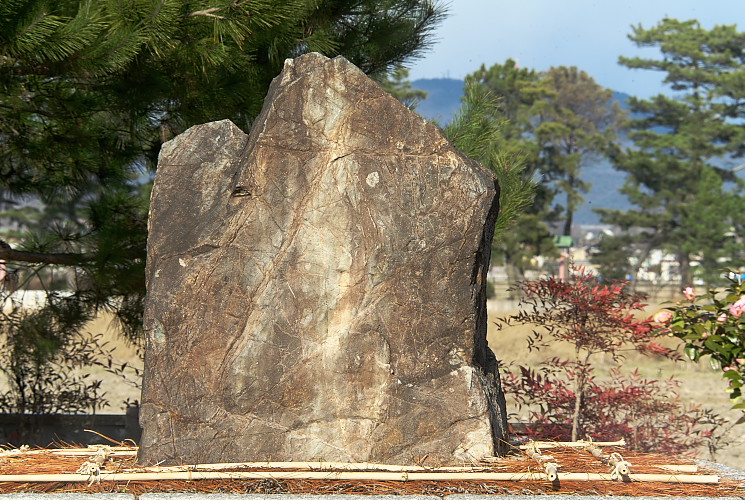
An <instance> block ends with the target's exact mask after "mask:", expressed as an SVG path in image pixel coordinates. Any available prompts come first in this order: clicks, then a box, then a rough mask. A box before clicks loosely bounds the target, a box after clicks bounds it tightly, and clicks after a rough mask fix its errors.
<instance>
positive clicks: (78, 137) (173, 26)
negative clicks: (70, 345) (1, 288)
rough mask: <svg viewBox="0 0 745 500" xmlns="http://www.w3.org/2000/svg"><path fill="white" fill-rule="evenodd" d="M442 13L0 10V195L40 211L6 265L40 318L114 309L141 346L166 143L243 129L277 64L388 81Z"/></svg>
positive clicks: (368, 0) (87, 1)
mask: <svg viewBox="0 0 745 500" xmlns="http://www.w3.org/2000/svg"><path fill="white" fill-rule="evenodd" d="M443 15H444V9H443V8H442V7H441V6H440V5H438V4H437V3H435V2H433V1H430V0H355V1H345V0H251V1H238V2H231V1H225V0H196V1H187V0H159V1H151V0H126V1H120V0H100V1H92V0H59V1H54V2H52V1H48V0H7V1H3V2H0V199H1V200H3V202H5V203H6V204H7V205H10V208H12V209H14V210H16V212H18V210H21V209H23V208H24V207H27V206H29V205H28V204H29V203H33V206H34V207H35V209H37V210H38V212H39V213H38V214H36V215H35V216H34V220H32V219H30V218H27V219H26V221H25V224H27V226H26V227H25V228H21V229H24V230H23V231H22V233H23V234H14V235H7V234H6V235H4V236H3V237H7V238H8V240H7V241H6V240H5V239H2V240H0V261H5V262H6V263H7V267H8V268H9V271H11V272H14V271H19V272H20V274H22V275H23V276H21V279H20V282H21V283H22V284H23V283H28V282H29V281H30V280H31V279H32V276H34V275H35V276H36V278H35V279H36V280H37V281H39V286H41V287H43V288H44V289H45V290H46V291H47V292H48V307H47V308H46V312H45V314H51V315H53V316H54V315H55V314H56V315H58V316H59V315H61V314H62V312H63V311H64V313H65V314H66V315H67V316H68V317H74V318H75V319H76V321H75V322H74V324H73V323H72V322H69V321H68V322H66V323H65V324H67V325H70V328H71V329H73V330H74V329H76V328H78V327H79V326H80V325H82V324H84V323H85V321H86V320H87V319H89V318H91V317H93V316H94V315H95V314H96V313H97V312H98V311H100V310H101V309H107V310H110V311H112V312H114V313H115V314H116V315H117V318H118V319H119V320H120V323H121V326H122V327H123V328H124V331H125V333H127V334H128V335H129V336H130V338H132V339H137V338H138V335H139V332H140V329H141V314H142V307H143V298H144V292H145V283H144V265H145V242H146V235H147V223H146V220H147V210H148V199H149V191H150V187H151V180H152V174H153V171H154V169H155V166H156V163H157V155H158V151H159V150H160V146H161V144H162V143H163V142H164V141H167V140H169V139H170V138H172V137H174V136H175V135H176V134H179V133H180V132H182V131H184V130H185V129H186V128H188V127H189V126H191V125H194V124H197V123H203V122H207V121H212V120H218V119H225V118H229V119H231V120H232V121H233V122H234V123H236V124H237V125H238V126H240V127H242V128H244V129H246V130H247V129H248V128H249V127H250V124H251V121H252V120H253V118H254V117H255V116H256V114H257V113H258V112H259V110H260V108H261V106H262V102H263V99H264V96H265V95H266V91H267V89H268V86H269V84H270V82H271V79H272V78H274V77H275V76H276V75H277V74H278V73H279V71H280V70H281V68H282V65H283V63H284V60H285V59H286V58H289V57H295V56H298V55H300V54H302V53H305V52H310V51H317V52H321V53H323V54H325V55H328V56H335V55H339V54H341V55H344V56H345V57H346V58H347V59H349V60H350V61H351V62H353V63H354V64H356V65H357V66H358V67H360V68H361V69H362V70H363V71H365V72H366V73H368V74H370V75H372V76H375V75H383V74H385V73H387V72H389V71H391V70H392V69H394V68H396V67H397V66H398V65H400V64H402V63H404V62H406V61H407V60H410V59H411V58H413V57H416V56H417V55H419V54H420V53H421V51H422V50H424V49H426V48H427V47H428V45H429V43H430V40H431V34H432V30H433V29H434V27H435V26H436V25H437V24H438V22H439V21H440V20H441V19H442V17H443ZM11 215H12V214H10V213H8V212H6V214H5V217H6V218H7V217H10V216H11ZM16 215H18V213H17V214H16ZM0 217H2V215H0ZM6 220H8V219H6ZM49 269H56V272H55V273H54V275H55V276H63V277H64V278H65V279H63V280H54V282H53V283H52V282H50V281H49V280H47V279H44V274H43V273H42V274H40V273H41V272H42V271H48V270H49ZM59 288H66V289H69V290H70V291H71V293H64V294H61V293H58V291H59V290H58V289H59ZM62 319H63V318H61V316H60V317H59V318H58V319H55V320H53V321H52V320H49V321H47V323H45V324H62V323H63V321H62ZM40 324H41V323H40ZM59 345H64V343H60V344H59Z"/></svg>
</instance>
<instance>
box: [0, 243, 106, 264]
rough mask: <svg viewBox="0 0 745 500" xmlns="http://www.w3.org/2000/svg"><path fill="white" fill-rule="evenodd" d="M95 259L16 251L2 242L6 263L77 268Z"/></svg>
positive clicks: (0, 254)
mask: <svg viewBox="0 0 745 500" xmlns="http://www.w3.org/2000/svg"><path fill="white" fill-rule="evenodd" d="M93 258H94V255H93V254H89V253H41V252H27V251H23V250H14V249H13V248H11V246H10V245H8V244H7V243H6V242H5V241H3V240H0V260H4V261H16V262H28V263H30V264H56V265H62V266H76V265H79V264H82V263H83V262H87V261H91V260H93Z"/></svg>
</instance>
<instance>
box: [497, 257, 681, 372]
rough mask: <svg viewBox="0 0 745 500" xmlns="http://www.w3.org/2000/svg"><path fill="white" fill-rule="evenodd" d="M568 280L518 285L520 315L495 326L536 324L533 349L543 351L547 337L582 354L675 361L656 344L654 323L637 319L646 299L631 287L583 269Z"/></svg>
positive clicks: (529, 282)
mask: <svg viewBox="0 0 745 500" xmlns="http://www.w3.org/2000/svg"><path fill="white" fill-rule="evenodd" d="M573 271H574V273H573V274H572V276H571V278H570V280H569V281H566V282H564V281H560V280H559V279H557V278H555V277H547V278H542V279H538V280H534V281H525V282H522V283H520V284H519V285H518V286H517V288H518V290H519V291H520V292H521V299H520V305H521V310H520V312H519V313H517V314H516V315H514V316H510V317H508V318H502V319H501V320H499V321H498V322H497V324H498V325H499V326H502V327H506V326H510V325H512V324H516V323H517V324H532V325H536V326H537V327H538V329H536V330H534V332H533V333H534V338H533V339H532V340H531V347H535V348H540V347H541V346H544V345H545V344H543V336H544V335H545V334H548V335H550V336H552V337H554V338H555V339H556V340H562V341H566V342H570V343H572V344H573V345H574V346H575V348H576V349H577V352H578V353H581V352H583V351H584V353H585V355H592V354H595V353H599V352H605V353H608V354H611V355H612V356H613V358H614V359H617V358H618V356H619V350H620V349H621V348H622V347H624V346H627V347H632V348H633V349H636V350H638V351H640V352H643V353H645V354H656V355H660V356H666V357H671V358H676V357H678V353H676V352H675V351H672V350H670V349H667V348H665V347H663V346H661V345H659V344H655V343H653V342H652V339H654V338H656V337H658V336H659V335H660V331H659V329H655V327H654V325H653V324H652V320H651V318H646V319H637V318H635V316H634V314H633V312H634V311H642V310H643V309H644V308H645V307H646V304H645V303H643V302H642V300H644V299H646V296H644V295H641V294H633V293H630V292H629V291H628V282H625V281H618V282H610V283H601V282H600V281H599V280H598V279H597V278H596V277H595V276H594V275H593V274H592V273H591V272H589V271H587V270H585V269H584V268H583V267H576V268H574V269H573Z"/></svg>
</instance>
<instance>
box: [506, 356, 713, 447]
mask: <svg viewBox="0 0 745 500" xmlns="http://www.w3.org/2000/svg"><path fill="white" fill-rule="evenodd" d="M584 370H585V372H586V373H587V372H591V371H592V369H591V368H589V367H584ZM519 371H520V373H519V374H516V373H513V372H507V373H506V374H505V376H504V378H503V379H502V383H503V385H504V389H505V392H506V393H507V394H509V395H510V396H511V397H513V398H514V399H515V400H516V401H517V403H518V404H519V405H520V406H521V407H522V406H527V407H529V408H530V422H531V425H530V427H529V431H528V432H529V433H530V437H531V438H533V439H541V440H557V441H568V440H570V438H571V428H572V425H571V422H572V415H573V411H574V404H575V392H574V390H573V389H572V387H574V384H575V382H576V377H577V374H578V371H579V370H578V368H577V366H576V365H575V364H574V363H568V362H566V361H561V360H557V359H553V360H550V361H548V362H545V363H543V364H542V365H541V367H540V368H539V369H538V370H533V369H530V368H526V367H523V366H521V367H519ZM678 385H679V382H678V381H676V380H674V379H668V380H650V379H646V378H644V377H642V376H641V375H639V373H638V371H636V370H635V371H633V372H631V373H630V374H627V375H624V374H622V373H621V371H620V369H618V368H616V369H614V370H612V371H611V380H609V381H598V380H597V379H595V378H594V377H592V376H590V377H588V380H587V381H586V384H585V388H584V393H583V398H582V399H583V404H582V409H581V420H582V422H583V429H584V433H585V435H584V437H591V438H592V439H594V440H595V441H615V440H618V439H620V438H624V439H626V442H627V443H628V447H629V448H630V449H632V450H636V451H645V452H647V451H656V452H666V453H682V452H690V451H691V450H692V449H694V448H696V447H698V446H699V445H701V444H702V443H704V442H705V441H707V439H708V437H709V435H710V434H711V429H710V427H711V425H709V424H711V421H710V420H711V415H710V413H707V412H705V411H702V410H701V409H700V408H699V407H694V406H688V407H686V406H684V405H683V404H682V403H681V402H680V399H679V397H678V395H677V393H676V392H675V389H676V387H677V386H678Z"/></svg>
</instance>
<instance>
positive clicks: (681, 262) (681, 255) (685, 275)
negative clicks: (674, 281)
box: [678, 251, 693, 289]
mask: <svg viewBox="0 0 745 500" xmlns="http://www.w3.org/2000/svg"><path fill="white" fill-rule="evenodd" d="M678 266H679V267H680V287H681V289H683V288H685V287H687V286H691V285H693V282H692V279H691V256H690V255H688V253H686V252H682V251H681V252H678Z"/></svg>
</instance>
